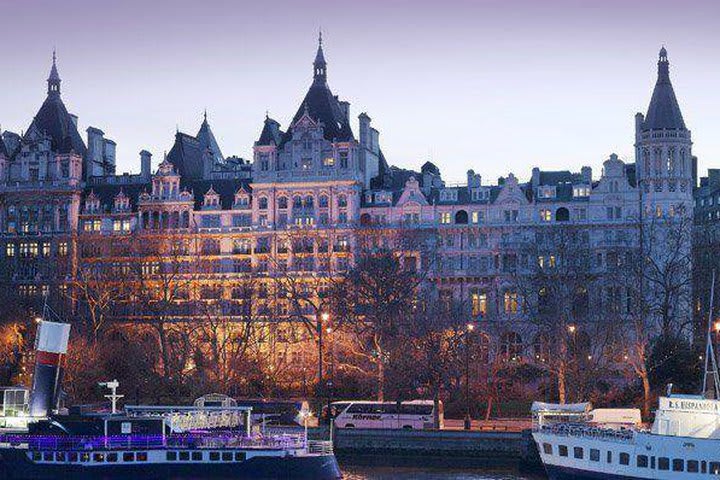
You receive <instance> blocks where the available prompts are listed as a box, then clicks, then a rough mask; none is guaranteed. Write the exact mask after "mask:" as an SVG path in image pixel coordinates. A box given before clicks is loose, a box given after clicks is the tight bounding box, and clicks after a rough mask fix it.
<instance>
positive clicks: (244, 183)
mask: <svg viewBox="0 0 720 480" xmlns="http://www.w3.org/2000/svg"><path fill="white" fill-rule="evenodd" d="M180 185H181V186H182V187H183V188H186V189H188V190H192V192H193V197H194V198H195V209H198V210H199V209H200V207H202V204H203V199H204V197H205V194H206V193H207V191H208V190H210V187H212V189H213V190H214V191H215V192H216V193H217V194H218V195H220V205H221V207H222V209H223V210H229V209H231V208H232V205H233V203H234V202H235V194H236V193H237V191H238V190H240V187H243V188H244V189H245V190H246V191H247V192H250V191H251V189H250V179H247V178H228V179H220V180H217V179H216V180H194V181H188V182H183V180H182V179H180Z"/></svg>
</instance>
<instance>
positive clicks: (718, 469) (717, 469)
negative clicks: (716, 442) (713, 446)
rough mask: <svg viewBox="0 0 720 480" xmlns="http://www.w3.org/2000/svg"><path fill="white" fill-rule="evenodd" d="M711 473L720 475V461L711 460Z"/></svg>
mask: <svg viewBox="0 0 720 480" xmlns="http://www.w3.org/2000/svg"><path fill="white" fill-rule="evenodd" d="M710 473H712V474H713V475H720V462H710Z"/></svg>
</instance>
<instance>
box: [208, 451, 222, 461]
mask: <svg viewBox="0 0 720 480" xmlns="http://www.w3.org/2000/svg"><path fill="white" fill-rule="evenodd" d="M210 460H212V461H213V462H217V461H218V460H220V452H210Z"/></svg>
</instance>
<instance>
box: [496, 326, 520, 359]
mask: <svg viewBox="0 0 720 480" xmlns="http://www.w3.org/2000/svg"><path fill="white" fill-rule="evenodd" d="M500 354H501V355H502V356H503V357H505V358H506V359H508V360H517V359H519V358H520V355H521V354H522V338H521V337H520V335H518V334H517V333H516V332H507V333H504V334H503V336H502V338H501V340H500Z"/></svg>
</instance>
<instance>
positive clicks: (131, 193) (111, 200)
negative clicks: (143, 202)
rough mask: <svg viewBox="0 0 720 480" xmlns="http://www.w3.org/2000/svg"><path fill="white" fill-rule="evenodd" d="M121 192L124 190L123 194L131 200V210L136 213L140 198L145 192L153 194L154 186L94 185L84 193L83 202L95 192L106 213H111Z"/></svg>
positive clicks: (130, 184) (145, 184) (131, 184)
mask: <svg viewBox="0 0 720 480" xmlns="http://www.w3.org/2000/svg"><path fill="white" fill-rule="evenodd" d="M120 190H122V191H123V193H125V195H127V197H128V198H129V199H130V209H131V210H132V211H133V212H136V211H137V201H138V197H139V196H140V194H141V193H142V192H143V191H147V192H151V191H152V184H150V183H129V184H122V185H119V184H118V185H113V184H102V185H92V186H88V187H85V190H84V191H83V201H85V199H86V198H87V197H88V195H90V192H95V195H97V196H98V198H100V205H101V206H102V210H103V211H104V212H109V211H111V210H112V207H113V205H114V204H115V197H116V196H117V194H118V193H120Z"/></svg>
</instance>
